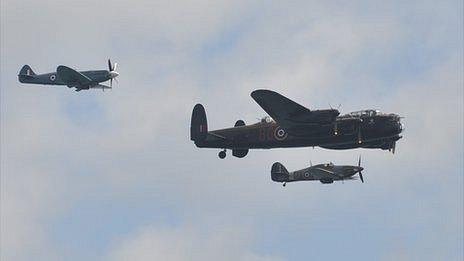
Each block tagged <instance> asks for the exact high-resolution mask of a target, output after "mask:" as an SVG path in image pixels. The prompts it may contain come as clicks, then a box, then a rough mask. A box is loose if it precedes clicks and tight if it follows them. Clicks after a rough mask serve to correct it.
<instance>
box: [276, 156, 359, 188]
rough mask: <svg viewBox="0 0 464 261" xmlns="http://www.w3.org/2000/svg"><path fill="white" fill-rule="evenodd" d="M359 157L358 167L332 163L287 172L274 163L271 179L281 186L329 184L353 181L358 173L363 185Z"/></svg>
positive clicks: (279, 164)
mask: <svg viewBox="0 0 464 261" xmlns="http://www.w3.org/2000/svg"><path fill="white" fill-rule="evenodd" d="M363 169H364V168H363V167H361V156H359V160H358V166H349V165H334V164H333V163H332V162H330V163H326V164H318V165H314V166H312V164H311V166H310V167H309V168H305V169H301V170H297V171H293V172H288V170H287V169H286V168H285V167H284V165H282V164H281V163H280V162H276V163H274V164H273V165H272V168H271V179H272V181H275V182H283V186H284V187H285V185H286V184H287V182H295V181H305V180H318V181H320V182H321V183H323V184H330V183H333V182H334V181H344V180H353V179H355V177H354V175H355V174H357V173H359V178H360V179H361V182H362V183H364V178H363V175H362V173H361V171H362V170H363Z"/></svg>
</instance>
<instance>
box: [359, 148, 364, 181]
mask: <svg viewBox="0 0 464 261" xmlns="http://www.w3.org/2000/svg"><path fill="white" fill-rule="evenodd" d="M358 167H359V168H360V169H359V178H360V179H361V182H362V183H364V179H363V174H362V173H361V170H362V169H361V155H359V160H358Z"/></svg>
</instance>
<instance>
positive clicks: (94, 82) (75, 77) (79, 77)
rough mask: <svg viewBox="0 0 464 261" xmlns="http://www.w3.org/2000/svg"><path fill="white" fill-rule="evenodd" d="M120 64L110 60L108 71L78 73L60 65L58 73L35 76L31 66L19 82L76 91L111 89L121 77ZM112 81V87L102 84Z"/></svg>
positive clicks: (23, 73)
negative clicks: (63, 86)
mask: <svg viewBox="0 0 464 261" xmlns="http://www.w3.org/2000/svg"><path fill="white" fill-rule="evenodd" d="M117 66H118V64H117V63H115V64H114V65H113V64H111V61H110V59H108V70H95V71H82V72H78V71H76V70H74V69H71V68H69V67H67V66H64V65H60V66H58V67H57V68H56V72H52V73H45V74H35V73H34V71H32V69H31V67H30V66H29V65H24V66H23V68H22V69H21V71H19V74H18V80H19V81H20V82H22V83H30V84H43V85H66V86H68V87H69V88H73V87H74V88H76V91H77V92H78V91H81V90H88V89H102V90H103V91H104V90H105V89H111V88H112V87H113V79H115V80H116V77H118V76H119V73H118V72H117V71H116V68H117ZM106 81H110V86H107V85H103V84H100V83H101V82H106Z"/></svg>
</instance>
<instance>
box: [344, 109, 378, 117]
mask: <svg viewBox="0 0 464 261" xmlns="http://www.w3.org/2000/svg"><path fill="white" fill-rule="evenodd" d="M378 114H380V111H379V110H362V111H354V112H350V113H349V114H348V115H350V116H351V117H364V116H368V117H372V116H375V115H378Z"/></svg>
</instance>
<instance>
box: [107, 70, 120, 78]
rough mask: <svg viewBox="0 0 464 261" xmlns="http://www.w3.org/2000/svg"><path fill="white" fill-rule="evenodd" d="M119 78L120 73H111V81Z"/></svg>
mask: <svg viewBox="0 0 464 261" xmlns="http://www.w3.org/2000/svg"><path fill="white" fill-rule="evenodd" d="M118 76H119V73H118V72H115V71H112V72H110V73H109V77H110V78H111V79H113V78H116V77H118Z"/></svg>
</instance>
